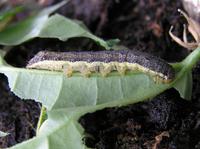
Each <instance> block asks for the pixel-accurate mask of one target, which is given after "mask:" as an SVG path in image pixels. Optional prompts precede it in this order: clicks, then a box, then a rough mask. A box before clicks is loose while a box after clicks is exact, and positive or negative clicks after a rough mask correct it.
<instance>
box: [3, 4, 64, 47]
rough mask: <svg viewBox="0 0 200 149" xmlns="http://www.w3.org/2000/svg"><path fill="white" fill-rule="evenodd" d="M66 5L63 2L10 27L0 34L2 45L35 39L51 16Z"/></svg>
mask: <svg viewBox="0 0 200 149" xmlns="http://www.w3.org/2000/svg"><path fill="white" fill-rule="evenodd" d="M64 4H66V1H63V2H61V3H59V4H57V5H54V6H51V7H49V8H46V9H44V10H43V11H41V12H40V13H38V14H37V15H34V16H30V17H29V18H27V19H25V20H23V21H20V22H18V23H16V24H15V25H12V26H9V27H7V28H6V29H4V30H3V31H2V32H0V44H1V45H18V44H21V43H23V42H25V41H28V40H30V39H32V38H35V37H37V36H38V34H39V33H40V30H41V29H42V28H43V25H44V23H45V22H46V21H47V20H48V16H49V14H51V13H52V12H54V11H55V10H57V9H58V8H60V7H61V6H63V5H64Z"/></svg>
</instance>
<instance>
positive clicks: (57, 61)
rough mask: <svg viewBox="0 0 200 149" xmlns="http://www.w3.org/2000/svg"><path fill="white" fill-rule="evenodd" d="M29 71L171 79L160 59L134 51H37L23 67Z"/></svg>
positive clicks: (170, 67)
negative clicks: (132, 73) (131, 74)
mask: <svg viewBox="0 0 200 149" xmlns="http://www.w3.org/2000/svg"><path fill="white" fill-rule="evenodd" d="M27 68H30V69H43V70H52V71H63V72H64V73H65V74H66V75H67V76H68V77H70V76H71V75H72V74H73V72H80V73H81V74H82V75H83V76H87V77H88V76H90V74H91V73H92V72H97V73H101V75H102V76H107V75H108V74H109V73H110V72H111V71H117V72H119V74H121V75H124V74H125V73H126V71H141V72H143V73H145V74H148V75H150V76H152V77H153V78H154V80H156V81H161V82H162V83H169V82H171V81H172V80H173V79H174V77H175V72H174V69H173V68H172V66H171V65H169V64H168V63H167V62H166V61H164V60H163V59H160V58H158V57H156V56H153V55H150V54H147V53H143V52H140V51H135V50H118V51H96V52H89V51H84V52H50V51H40V52H39V53H38V54H36V55H35V56H34V57H33V58H32V59H31V60H30V61H29V62H28V64H27Z"/></svg>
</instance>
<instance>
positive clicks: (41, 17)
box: [0, 1, 119, 49]
mask: <svg viewBox="0 0 200 149" xmlns="http://www.w3.org/2000/svg"><path fill="white" fill-rule="evenodd" d="M66 3H67V1H62V2H61V3H58V4H56V5H54V6H51V7H48V8H45V9H44V10H42V11H41V12H39V13H37V14H36V15H33V16H30V17H28V18H27V19H25V20H22V21H20V22H18V23H16V24H14V25H11V26H8V27H7V28H5V29H4V30H3V31H1V32H0V45H7V46H14V45H19V44H22V43H24V42H26V41H29V40H31V39H33V38H36V37H40V38H57V39H59V40H62V41H67V40H68V39H69V38H74V37H86V38H90V39H92V40H93V41H95V42H96V43H97V44H99V45H100V46H102V47H104V48H105V49H111V48H112V47H113V46H114V45H116V44H117V43H118V42H119V40H112V41H104V40H103V39H101V38H99V37H97V36H95V35H94V34H92V33H91V32H90V31H89V30H88V29H87V28H86V26H85V25H83V23H80V21H74V20H71V19H69V18H66V17H65V16H62V15H59V14H54V15H52V16H49V15H50V14H51V13H53V12H54V11H56V10H57V9H59V8H60V7H62V6H63V5H65V4H66Z"/></svg>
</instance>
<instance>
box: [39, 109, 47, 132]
mask: <svg viewBox="0 0 200 149" xmlns="http://www.w3.org/2000/svg"><path fill="white" fill-rule="evenodd" d="M46 119H47V113H46V108H45V107H44V106H42V107H41V111H40V117H39V120H38V124H37V129H36V135H38V133H39V129H40V127H41V125H42V123H43V122H44V121H45V120H46Z"/></svg>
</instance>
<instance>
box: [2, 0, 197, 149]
mask: <svg viewBox="0 0 200 149" xmlns="http://www.w3.org/2000/svg"><path fill="white" fill-rule="evenodd" d="M88 1H89V2H88ZM55 2H58V1H55V0H51V4H53V3H55ZM177 8H182V5H181V2H180V1H174V0H157V1H156V0H139V1H138V0H132V1H131V0H101V1H100V0H73V1H71V2H70V3H69V4H68V5H66V6H65V7H63V8H62V9H61V10H60V13H62V14H64V15H66V16H70V17H72V18H78V19H80V20H82V21H84V22H85V23H86V24H87V26H89V28H90V30H92V32H93V33H95V34H97V35H99V36H101V37H103V38H105V39H109V38H119V39H120V40H121V44H123V45H125V46H127V47H129V48H131V49H132V48H134V49H138V50H141V51H146V52H148V53H151V54H153V55H156V56H159V57H161V58H163V59H165V60H167V61H169V62H175V61H180V60H181V59H183V58H184V57H185V56H187V54H188V53H189V52H188V51H187V50H186V49H183V48H181V47H180V46H178V45H177V44H176V43H175V42H173V41H172V40H171V39H170V37H169V35H168V31H169V28H170V26H171V25H174V26H175V30H174V33H175V34H177V35H179V36H180V37H181V36H182V29H183V27H182V23H185V20H184V19H183V17H181V16H180V14H179V13H178V12H177ZM77 43H78V44H77ZM44 49H45V50H53V51H65V50H66V49H67V50H73V49H76V50H84V49H87V50H94V49H95V50H97V49H99V47H98V46H96V45H95V44H94V43H93V42H91V41H90V40H85V39H82V38H80V39H72V40H69V41H68V42H61V41H58V40H55V39H34V40H32V41H30V42H27V43H24V44H22V45H20V46H17V47H14V48H12V49H11V50H10V51H9V52H8V53H7V55H6V57H5V58H6V60H7V62H8V63H10V64H12V65H14V66H18V67H24V66H25V65H26V63H27V61H28V60H29V59H30V58H31V57H33V55H34V54H36V53H37V52H38V51H40V50H44ZM199 78H200V66H197V67H196V68H195V69H194V71H193V81H194V83H193V96H192V101H185V100H183V99H181V98H180V96H179V94H178V93H177V92H176V91H175V90H174V89H170V90H168V91H166V92H164V93H162V94H161V95H159V96H157V97H155V98H154V99H152V100H151V101H147V102H143V103H137V104H134V105H130V106H127V107H121V108H109V109H104V110H101V111H97V112H95V113H92V114H87V115H85V116H83V117H82V118H81V119H80V123H81V124H82V125H83V127H84V128H85V129H86V133H89V134H91V136H92V137H91V138H85V143H86V144H87V145H88V146H89V147H95V148H98V149H140V148H141V149H143V148H144V149H145V148H147V149H151V148H152V149H156V148H159V149H161V148H162V149H164V148H169V149H193V148H194V149H200V100H199V97H200V96H199V95H200V79H199ZM0 79H1V83H0V88H1V92H0V98H1V101H0V102H1V104H0V106H1V108H0V130H3V131H6V132H10V135H9V136H8V137H5V138H1V139H0V147H7V146H11V145H14V144H16V143H18V142H22V141H24V140H26V139H29V138H31V137H33V136H34V135H35V132H34V128H35V127H36V123H37V118H38V116H39V106H38V103H35V102H33V101H24V100H20V99H18V98H17V97H16V96H14V95H13V94H12V93H11V92H10V91H9V88H8V86H7V80H6V79H5V77H3V76H1V77H0ZM105 120H106V121H105Z"/></svg>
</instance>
